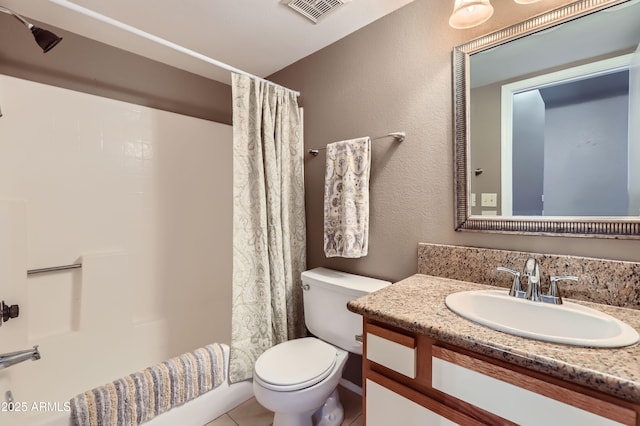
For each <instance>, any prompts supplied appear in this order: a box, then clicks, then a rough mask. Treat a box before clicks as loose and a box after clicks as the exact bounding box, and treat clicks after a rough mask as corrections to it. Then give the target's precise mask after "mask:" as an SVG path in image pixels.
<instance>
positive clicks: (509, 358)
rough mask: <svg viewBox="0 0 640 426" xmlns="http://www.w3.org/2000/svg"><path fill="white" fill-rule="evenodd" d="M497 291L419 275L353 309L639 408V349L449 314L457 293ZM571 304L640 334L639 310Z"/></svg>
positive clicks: (356, 303) (368, 297)
mask: <svg viewBox="0 0 640 426" xmlns="http://www.w3.org/2000/svg"><path fill="white" fill-rule="evenodd" d="M495 288H496V287H492V286H487V285H483V284H476V283H471V282H466V281H458V280H452V279H448V278H440V277H434V276H429V275H421V274H417V275H413V276H411V277H409V278H407V279H405V280H402V281H400V282H397V283H395V284H393V285H390V286H388V287H385V288H383V289H382V290H378V291H377V292H375V293H372V294H369V295H366V296H363V297H360V298H358V299H356V300H353V301H351V302H349V304H348V308H349V310H350V311H352V312H355V313H358V314H361V315H363V316H365V317H367V318H370V319H373V320H376V321H380V322H383V323H386V324H389V325H392V326H396V327H399V328H402V329H404V330H407V331H410V332H414V333H418V334H424V335H427V336H429V337H433V338H434V339H437V340H440V341H442V342H445V343H450V344H453V345H456V346H458V347H461V348H464V349H468V350H470V351H473V352H476V353H480V354H483V355H487V356H489V357H492V358H497V359H500V360H502V361H506V362H509V363H512V364H516V365H520V366H522V367H525V368H528V369H530V370H534V371H538V372H541V373H544V374H548V375H550V376H554V377H557V378H560V379H563V380H566V381H568V382H572V383H576V384H579V385H583V386H585V387H588V388H591V389H594V390H598V391H600V392H603V393H607V394H609V395H613V396H615V397H618V398H622V399H625V400H628V401H631V402H635V403H640V344H635V345H632V346H628V347H624V348H616V349H597V348H582V347H576V346H567V345H562V344H554V343H547V342H541V341H537V340H532V339H527V338H524V337H518V336H513V335H510V334H506V333H502V332H499V331H495V330H492V329H490V328H488V327H485V326H482V325H480V324H476V323H473V322H471V321H468V320H466V319H464V318H462V317H460V316H458V315H457V314H455V313H454V312H452V311H450V310H449V309H448V308H447V307H446V305H445V302H444V300H445V297H446V296H447V295H449V294H451V293H455V292H458V291H466V290H482V289H495ZM568 300H570V299H568ZM571 301H572V302H574V303H579V304H581V305H585V306H589V307H592V308H595V309H598V310H600V311H602V312H605V313H607V314H609V315H611V316H613V317H616V318H618V319H620V320H622V321H624V322H626V323H627V324H629V325H630V326H632V327H633V328H635V329H636V330H640V311H638V310H635V309H626V308H619V307H614V306H608V305H599V304H595V303H589V302H582V301H577V300H571Z"/></svg>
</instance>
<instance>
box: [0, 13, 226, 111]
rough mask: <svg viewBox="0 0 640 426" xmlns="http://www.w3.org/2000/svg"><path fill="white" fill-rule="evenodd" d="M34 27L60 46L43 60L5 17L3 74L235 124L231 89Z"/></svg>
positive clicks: (0, 40)
mask: <svg viewBox="0 0 640 426" xmlns="http://www.w3.org/2000/svg"><path fill="white" fill-rule="evenodd" d="M33 22H34V24H36V25H40V26H42V27H43V28H46V29H48V30H50V31H53V32H54V33H56V34H57V35H58V36H61V37H62V38H63V40H62V42H60V44H58V45H57V46H56V47H55V48H54V49H52V50H51V51H49V52H48V53H46V54H43V53H42V50H41V49H40V48H39V47H38V45H37V44H36V43H35V41H34V39H33V36H32V35H31V33H30V32H29V31H27V30H26V29H25V28H24V27H23V26H22V25H20V23H19V22H18V21H16V20H15V19H13V18H12V17H10V16H9V15H5V14H2V16H0V74H4V75H9V76H13V77H18V78H24V79H28V80H32V81H37V82H40V83H45V84H50V85H52V86H59V87H64V88H67V89H71V90H77V91H81V92H85V93H91V94H93V95H98V96H105V97H108V98H111V99H118V100H121V101H125V102H131V103H135V104H138V105H144V106H148V107H151V108H157V109H162V110H165V111H170V112H177V113H179V114H184V115H189V116H192V117H197V118H203V119H205V120H211V121H217V122H219V123H225V124H231V86H229V85H227V84H223V83H219V82H217V81H213V80H209V79H207V78H205V77H201V76H199V75H195V74H192V73H189V72H186V71H182V70H179V69H177V68H174V67H171V66H168V65H165V64H162V63H160V62H156V61H152V60H150V59H147V58H143V57H141V56H138V55H135V54H133V53H130V52H126V51H124V50H120V49H116V48H114V47H111V46H108V45H106V44H103V43H99V42H97V41H94V40H90V39H88V38H85V37H81V36H79V35H77V34H74V33H70V32H68V31H64V30H62V29H60V28H56V27H53V26H51V25H48V24H39V23H38V22H36V21H33ZM0 107H2V105H0Z"/></svg>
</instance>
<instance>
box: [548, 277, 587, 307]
mask: <svg viewBox="0 0 640 426" xmlns="http://www.w3.org/2000/svg"><path fill="white" fill-rule="evenodd" d="M550 280H551V285H550V286H549V293H547V294H546V295H545V296H543V301H545V302H547V303H553V304H555V305H562V297H561V296H560V290H559V289H558V281H562V280H571V281H578V277H576V276H573V275H563V276H554V275H552V276H551V277H550Z"/></svg>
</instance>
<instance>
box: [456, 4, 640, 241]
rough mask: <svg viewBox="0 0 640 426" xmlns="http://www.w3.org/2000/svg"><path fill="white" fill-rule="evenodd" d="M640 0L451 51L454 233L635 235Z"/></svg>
mask: <svg viewBox="0 0 640 426" xmlns="http://www.w3.org/2000/svg"><path fill="white" fill-rule="evenodd" d="M638 22H640V0H580V1H576V2H574V3H571V4H568V5H565V6H563V7H560V8H558V9H555V10H553V11H550V12H547V13H544V14H542V15H538V16H536V17H533V18H531V19H528V20H526V21H524V22H520V23H518V24H515V25H513V26H510V27H507V28H504V29H502V30H499V31H497V32H494V33H491V34H488V35H486V36H483V37H480V38H477V39H475V40H472V41H470V42H468V43H466V44H464V45H461V46H457V47H456V48H455V49H454V51H453V85H454V87H453V97H454V99H453V101H454V152H455V159H454V167H455V171H454V172H455V188H454V190H455V209H456V210H455V226H456V230H457V231H481V232H501V233H518V234H534V235H570V236H596V237H611V238H640V47H639V45H640V25H638Z"/></svg>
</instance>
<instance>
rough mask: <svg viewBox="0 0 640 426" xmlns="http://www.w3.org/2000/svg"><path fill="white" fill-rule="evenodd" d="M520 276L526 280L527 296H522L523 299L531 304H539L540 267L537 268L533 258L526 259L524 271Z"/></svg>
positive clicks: (540, 297)
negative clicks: (531, 302)
mask: <svg viewBox="0 0 640 426" xmlns="http://www.w3.org/2000/svg"><path fill="white" fill-rule="evenodd" d="M522 275H523V276H525V277H527V279H528V281H527V284H528V286H527V294H526V295H525V296H524V297H525V299H527V300H531V301H533V302H541V301H542V296H541V292H540V267H539V266H538V261H537V260H535V259H534V258H533V257H530V258H529V259H527V261H526V262H525V264H524V271H523V272H522Z"/></svg>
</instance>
